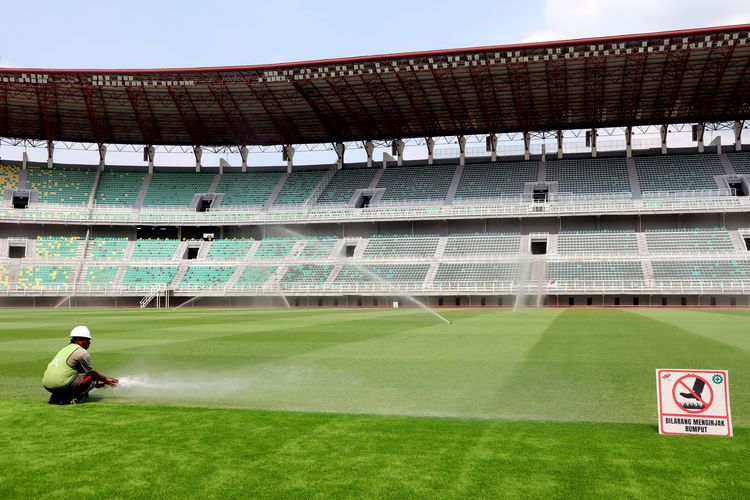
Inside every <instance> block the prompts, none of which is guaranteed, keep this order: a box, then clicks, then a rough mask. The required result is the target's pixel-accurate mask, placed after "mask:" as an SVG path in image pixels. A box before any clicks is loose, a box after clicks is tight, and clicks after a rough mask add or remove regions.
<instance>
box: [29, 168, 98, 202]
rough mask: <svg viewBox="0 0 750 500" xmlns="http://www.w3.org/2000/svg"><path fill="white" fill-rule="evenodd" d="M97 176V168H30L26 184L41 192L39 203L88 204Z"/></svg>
mask: <svg viewBox="0 0 750 500" xmlns="http://www.w3.org/2000/svg"><path fill="white" fill-rule="evenodd" d="M95 176H96V171H95V170H86V169H67V168H51V169H46V168H45V169H42V168H30V169H28V178H27V180H26V186H27V188H28V189H32V190H36V191H37V192H38V193H39V194H38V198H37V201H38V202H39V203H53V204H60V205H62V204H70V205H86V204H87V203H88V202H89V198H90V197H91V189H92V187H93V184H94V178H95Z"/></svg>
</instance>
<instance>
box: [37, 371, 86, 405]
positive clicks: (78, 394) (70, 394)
mask: <svg viewBox="0 0 750 500" xmlns="http://www.w3.org/2000/svg"><path fill="white" fill-rule="evenodd" d="M95 385H96V380H94V378H93V377H92V376H91V375H86V374H85V373H79V374H78V375H76V376H75V377H74V378H73V380H71V381H70V383H69V384H68V385H66V386H65V387H61V388H59V389H47V390H48V391H49V392H51V393H52V395H51V396H50V397H49V403H50V404H56V405H69V404H75V403H83V402H84V401H85V400H86V398H87V397H88V395H89V392H90V391H91V389H93V388H94V386H95Z"/></svg>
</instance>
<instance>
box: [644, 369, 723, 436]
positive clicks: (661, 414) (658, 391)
mask: <svg viewBox="0 0 750 500" xmlns="http://www.w3.org/2000/svg"><path fill="white" fill-rule="evenodd" d="M668 372H685V373H688V374H689V373H706V374H712V375H715V374H717V373H720V374H722V375H723V376H724V409H725V410H726V414H725V415H723V416H713V415H712V416H711V417H710V418H715V419H718V420H726V421H727V434H708V435H709V436H717V437H732V436H734V430H733V429H732V410H731V408H730V404H729V370H686V369H679V368H671V369H667V368H662V369H658V368H657V370H656V400H657V401H656V404H657V407H658V413H659V434H665V435H672V436H700V435H702V434H690V433H685V432H667V431H665V430H664V428H663V422H664V417H689V418H694V417H695V414H675V413H664V412H663V411H662V407H661V399H662V398H661V396H662V394H661V375H662V373H668ZM707 418H708V417H707Z"/></svg>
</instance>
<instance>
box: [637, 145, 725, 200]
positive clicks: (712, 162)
mask: <svg viewBox="0 0 750 500" xmlns="http://www.w3.org/2000/svg"><path fill="white" fill-rule="evenodd" d="M635 165H636V170H637V172H638V181H639V182H640V185H641V191H642V192H643V193H647V192H654V191H663V192H675V191H698V190H705V189H708V190H715V189H718V187H717V185H716V182H715V181H714V178H713V176H714V175H724V169H723V167H722V166H721V161H720V160H719V157H718V155H715V154H693V155H691V154H683V155H670V156H640V157H636V158H635Z"/></svg>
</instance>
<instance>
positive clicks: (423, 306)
mask: <svg viewBox="0 0 750 500" xmlns="http://www.w3.org/2000/svg"><path fill="white" fill-rule="evenodd" d="M279 228H280V229H281V230H282V231H284V232H286V233H288V234H290V235H292V236H294V237H295V238H299V239H302V240H308V241H310V240H309V238H307V237H306V236H304V235H303V234H300V233H298V232H297V231H294V230H292V229H289V228H287V227H284V226H279ZM316 243H317V242H314V243H313V244H316ZM317 244H318V245H320V244H321V243H317ZM339 262H340V263H342V264H348V265H351V266H354V267H356V268H357V269H358V270H360V271H361V272H362V273H363V274H365V275H367V276H369V277H370V278H372V279H373V280H375V281H377V282H378V283H380V284H383V285H390V286H393V283H391V282H389V281H387V280H385V279H383V278H382V277H380V276H378V275H377V274H375V273H373V272H372V271H370V270H369V269H367V268H366V267H365V266H363V265H362V264H358V263H357V262H353V261H352V260H351V259H349V258H346V257H343V258H339ZM397 292H399V295H398V296H399V297H402V298H404V299H406V300H407V301H408V302H411V303H412V304H413V305H415V306H417V307H419V308H420V309H422V310H424V311H425V312H428V313H430V314H432V315H433V316H435V317H436V318H437V319H439V320H440V321H442V322H444V323H447V324H449V325H450V324H451V322H450V321H449V320H448V319H446V318H445V317H444V316H442V315H441V314H440V313H438V312H437V311H435V310H434V309H432V308H431V307H430V306H428V305H427V304H425V303H424V302H421V301H419V300H417V299H416V298H414V297H412V296H411V295H407V294H405V293H403V292H400V291H399V290H398V289H397Z"/></svg>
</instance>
